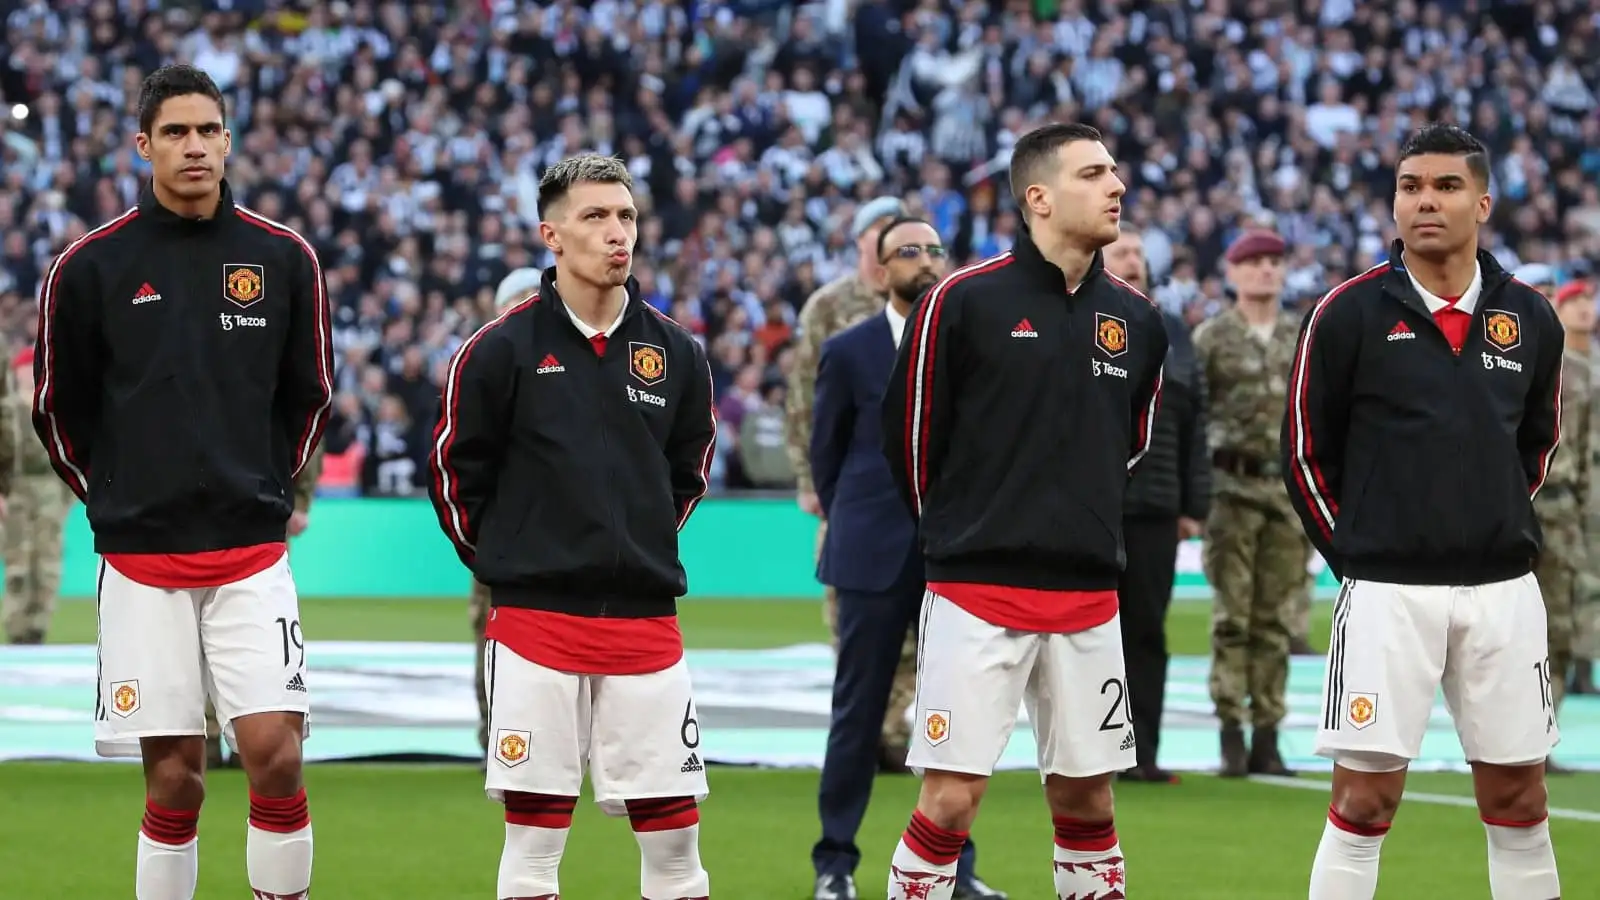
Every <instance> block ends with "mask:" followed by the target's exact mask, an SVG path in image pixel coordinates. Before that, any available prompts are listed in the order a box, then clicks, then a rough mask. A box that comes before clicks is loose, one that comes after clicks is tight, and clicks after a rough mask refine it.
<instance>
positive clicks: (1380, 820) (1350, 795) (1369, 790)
mask: <svg viewBox="0 0 1600 900" xmlns="http://www.w3.org/2000/svg"><path fill="white" fill-rule="evenodd" d="M1405 785H1406V773H1405V769H1404V768H1401V769H1398V770H1395V771H1387V772H1366V771H1359V770H1354V769H1348V768H1345V767H1344V765H1343V763H1342V762H1341V764H1340V765H1339V766H1338V767H1336V768H1335V769H1334V770H1333V803H1332V807H1333V811H1334V812H1336V813H1338V815H1339V818H1341V819H1343V820H1344V821H1346V822H1348V823H1350V824H1351V825H1356V826H1360V827H1363V828H1370V827H1375V826H1380V825H1388V824H1390V823H1391V822H1393V821H1394V814H1395V812H1396V811H1397V810H1399V808H1400V797H1401V796H1402V795H1403V794H1404V793H1405Z"/></svg>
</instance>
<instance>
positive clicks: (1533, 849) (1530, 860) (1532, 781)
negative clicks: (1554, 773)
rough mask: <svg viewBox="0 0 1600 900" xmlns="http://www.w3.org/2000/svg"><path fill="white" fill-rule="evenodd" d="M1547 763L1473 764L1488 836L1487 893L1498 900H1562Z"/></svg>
mask: <svg viewBox="0 0 1600 900" xmlns="http://www.w3.org/2000/svg"><path fill="white" fill-rule="evenodd" d="M1544 779H1545V772H1544V762H1543V761H1542V760H1541V761H1540V762H1537V763H1534V764H1532V765H1523V766H1499V765H1491V764H1489V763H1480V762H1475V763H1473V764H1472V789H1473V793H1474V794H1475V795H1477V798H1478V814H1479V815H1480V816H1482V817H1483V826H1484V829H1485V830H1486V831H1487V832H1488V835H1489V893H1490V896H1492V897H1493V898H1494V900H1559V898H1560V897H1561V879H1560V878H1559V877H1558V876H1557V875H1556V851H1555V847H1554V845H1552V844H1551V842H1550V813H1549V799H1550V798H1549V794H1548V793H1547V792H1546V790H1545V780H1544Z"/></svg>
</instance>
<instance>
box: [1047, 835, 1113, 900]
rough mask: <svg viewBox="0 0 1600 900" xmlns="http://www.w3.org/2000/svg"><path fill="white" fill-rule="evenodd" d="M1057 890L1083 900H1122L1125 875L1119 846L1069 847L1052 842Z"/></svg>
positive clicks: (1063, 895)
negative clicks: (1095, 847) (1107, 848)
mask: <svg viewBox="0 0 1600 900" xmlns="http://www.w3.org/2000/svg"><path fill="white" fill-rule="evenodd" d="M1055 851H1056V852H1055V866H1054V868H1055V874H1056V893H1057V894H1059V895H1060V896H1062V897H1079V898H1083V900H1124V898H1126V897H1127V895H1128V894H1127V891H1128V876H1127V871H1126V869H1125V867H1124V866H1123V862H1122V845H1121V844H1112V845H1111V849H1110V850H1068V849H1067V848H1065V847H1063V846H1061V845H1060V844H1056V845H1055Z"/></svg>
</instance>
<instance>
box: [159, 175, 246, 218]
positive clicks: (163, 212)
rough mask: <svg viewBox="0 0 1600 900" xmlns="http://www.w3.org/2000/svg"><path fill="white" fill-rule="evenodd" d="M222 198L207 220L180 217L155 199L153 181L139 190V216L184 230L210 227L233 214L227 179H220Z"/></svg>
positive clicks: (231, 193)
mask: <svg viewBox="0 0 1600 900" xmlns="http://www.w3.org/2000/svg"><path fill="white" fill-rule="evenodd" d="M221 187H222V197H221V199H220V200H218V202H217V212H216V214H215V215H213V216H210V217H209V218H204V219H196V218H192V217H190V216H180V215H178V214H177V213H175V212H173V211H172V210H170V209H167V208H166V207H165V206H162V205H161V201H159V200H157V199H156V192H155V187H154V182H153V181H146V182H145V183H144V186H143V187H141V188H140V189H139V215H140V217H148V218H150V219H151V220H152V221H154V222H157V223H159V224H162V225H173V226H179V227H186V228H196V227H200V226H206V225H210V224H212V223H214V222H217V221H220V220H222V219H224V218H226V217H228V216H230V215H232V214H233V208H234V203H233V189H232V188H230V187H229V186H228V179H226V178H224V179H222V184H221Z"/></svg>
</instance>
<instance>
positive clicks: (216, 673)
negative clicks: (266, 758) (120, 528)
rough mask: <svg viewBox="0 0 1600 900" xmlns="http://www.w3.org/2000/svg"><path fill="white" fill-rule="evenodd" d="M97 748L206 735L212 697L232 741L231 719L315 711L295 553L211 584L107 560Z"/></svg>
mask: <svg viewBox="0 0 1600 900" xmlns="http://www.w3.org/2000/svg"><path fill="white" fill-rule="evenodd" d="M96 596H97V604H98V607H99V617H100V640H99V646H98V647H97V649H96V659H97V668H98V670H99V671H98V675H97V679H98V681H99V695H98V697H97V698H96V700H95V709H94V718H95V722H94V732H95V752H96V753H97V754H99V755H100V756H104V757H135V758H136V757H138V756H139V755H140V751H139V739H140V738H146V737H172V736H181V735H204V734H205V733H206V718H205V704H206V696H207V695H210V697H211V700H212V703H213V705H214V706H215V707H216V711H217V721H218V722H219V723H220V724H221V725H222V727H223V734H224V735H225V736H226V737H227V739H228V742H229V743H230V744H233V743H234V737H233V726H232V724H231V723H232V720H234V719H239V718H242V717H244V716H248V715H251V714H253V713H263V712H294V713H301V714H302V715H306V717H307V733H309V727H310V716H309V713H310V710H311V704H310V698H309V695H308V694H307V692H306V687H307V686H306V649H305V637H304V635H303V634H302V633H301V630H300V601H299V598H298V596H297V595H296V593H295V587H294V577H293V575H291V574H290V571H289V557H288V554H284V556H283V558H282V559H280V560H278V561H277V562H276V563H273V564H272V565H271V566H268V567H267V568H266V569H263V570H262V571H260V572H257V573H256V574H254V575H251V576H250V577H248V578H245V579H242V580H240V581H236V582H233V583H232V584H225V585H222V586H220V587H213V588H192V589H178V590H169V589H166V588H156V587H150V586H148V585H143V584H139V583H138V582H135V581H132V580H130V579H129V578H127V577H126V576H124V575H123V574H122V573H121V572H118V571H117V570H116V569H114V568H112V567H111V566H109V565H106V563H105V562H104V561H103V560H102V561H101V563H100V573H99V585H98V590H97V592H96Z"/></svg>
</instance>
